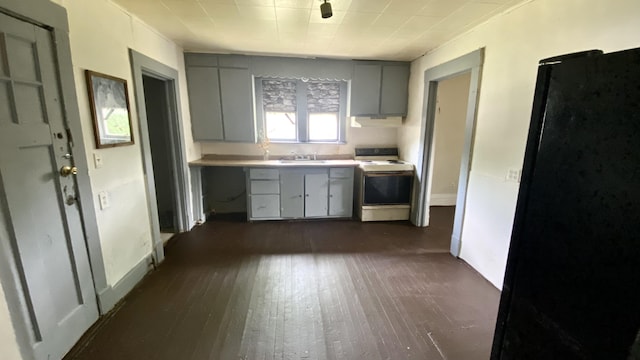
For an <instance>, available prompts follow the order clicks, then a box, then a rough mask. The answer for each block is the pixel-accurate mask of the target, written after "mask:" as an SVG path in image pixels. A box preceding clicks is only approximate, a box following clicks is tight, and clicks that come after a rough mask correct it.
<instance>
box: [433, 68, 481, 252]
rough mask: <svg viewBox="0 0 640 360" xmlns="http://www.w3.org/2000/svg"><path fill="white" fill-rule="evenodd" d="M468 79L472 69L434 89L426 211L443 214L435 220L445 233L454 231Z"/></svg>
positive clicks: (442, 82) (467, 96)
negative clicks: (434, 98)
mask: <svg viewBox="0 0 640 360" xmlns="http://www.w3.org/2000/svg"><path fill="white" fill-rule="evenodd" d="M470 82H471V72H466V73H463V74H460V75H456V76H455V77H452V78H448V79H446V80H442V81H439V82H438V85H437V86H438V87H437V89H436V110H435V114H434V124H433V125H434V128H433V140H432V154H433V155H432V159H431V161H432V162H433V165H432V167H433V173H432V174H431V191H430V193H431V194H430V201H429V207H430V208H429V215H430V219H432V220H435V218H434V216H435V217H440V218H446V219H440V220H439V221H438V223H439V224H446V225H447V227H448V228H447V229H443V230H444V231H447V232H449V234H448V235H447V236H450V235H451V234H452V233H453V220H454V218H455V206H456V200H457V198H458V187H459V183H460V166H461V162H462V152H463V151H464V135H465V120H466V113H467V99H468V98H469V83H470ZM449 245H450V244H449Z"/></svg>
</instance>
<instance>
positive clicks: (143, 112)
mask: <svg viewBox="0 0 640 360" xmlns="http://www.w3.org/2000/svg"><path fill="white" fill-rule="evenodd" d="M129 55H130V59H131V70H132V72H133V85H134V89H135V98H136V108H137V109H138V123H139V127H140V128H139V131H140V140H141V141H140V143H141V145H142V160H143V167H144V173H145V180H146V188H147V206H148V208H149V214H150V216H151V235H152V237H153V245H152V246H153V250H152V256H153V260H154V263H155V264H159V263H161V262H162V261H163V260H164V246H163V242H162V238H161V237H160V220H159V217H158V204H157V202H156V184H155V179H154V176H153V159H152V157H151V142H150V141H149V128H148V119H147V109H146V106H145V104H146V102H145V97H144V84H143V80H142V77H143V76H149V77H153V78H156V79H158V80H162V81H163V82H165V84H167V93H168V98H167V106H168V109H167V113H168V115H169V138H170V143H169V144H167V145H168V146H169V147H170V149H171V151H170V153H171V159H170V160H171V168H172V169H173V170H174V171H173V177H174V178H173V181H174V184H175V185H176V189H175V191H176V193H175V194H173V195H174V204H175V207H176V215H177V222H178V223H177V224H176V225H177V226H178V231H179V232H184V231H189V229H191V226H192V225H193V224H194V223H195V219H193V216H192V213H191V194H190V192H189V187H188V184H189V168H188V164H187V157H186V150H185V144H184V130H183V126H182V117H181V115H180V109H181V107H180V88H179V86H178V83H179V75H178V71H177V70H175V69H172V68H170V67H169V66H167V65H164V64H162V63H160V62H158V61H156V60H154V59H152V58H150V57H148V56H145V55H142V54H141V53H139V52H137V51H135V50H133V49H129Z"/></svg>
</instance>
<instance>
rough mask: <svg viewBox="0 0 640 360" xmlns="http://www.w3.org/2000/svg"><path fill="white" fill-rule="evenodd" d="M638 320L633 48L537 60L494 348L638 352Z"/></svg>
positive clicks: (639, 143)
mask: <svg viewBox="0 0 640 360" xmlns="http://www.w3.org/2000/svg"><path fill="white" fill-rule="evenodd" d="M639 330H640V49H632V50H626V51H621V52H615V53H608V54H603V53H602V51H598V50H594V51H587V52H582V53H576V54H570V55H564V56H558V57H555V58H550V59H545V60H542V61H541V62H540V65H539V69H538V77H537V83H536V89H535V93H534V100H533V111H532V116H531V124H530V127H529V135H528V140H527V145H526V150H525V159H524V164H523V173H522V181H521V183H520V192H519V195H518V202H517V206H516V214H515V220H514V224H513V232H512V236H511V245H510V248H509V257H508V261H507V268H506V273H505V279H504V287H503V291H502V296H501V300H500V308H499V311H498V320H497V325H496V331H495V336H494V342H493V349H492V353H491V359H493V360H496V359H502V360H506V359H518V360H526V359H544V360H546V359H562V360H572V359H607V360H610V359H611V360H613V359H621V360H626V359H636V357H633V355H631V353H632V352H637V351H638V336H640V334H639ZM634 344H635V345H634ZM632 348H635V350H632ZM637 356H638V357H637V358H638V359H640V354H639V355H637Z"/></svg>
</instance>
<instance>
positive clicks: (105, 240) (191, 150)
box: [55, 0, 200, 285]
mask: <svg viewBox="0 0 640 360" xmlns="http://www.w3.org/2000/svg"><path fill="white" fill-rule="evenodd" d="M55 2H56V3H58V4H60V5H62V6H64V7H65V8H66V9H67V13H68V17H69V27H70V30H69V37H70V41H71V55H72V61H73V68H74V76H75V81H76V91H77V96H78V104H79V107H80V118H81V121H82V128H83V136H84V141H85V144H86V145H87V149H86V152H87V157H88V158H89V159H90V161H92V160H91V159H93V154H94V153H99V154H100V155H101V156H102V159H103V162H104V165H103V167H101V168H99V169H96V168H94V167H93V166H90V169H89V176H90V178H91V184H92V187H93V190H94V192H95V194H94V202H95V206H96V209H98V210H97V212H98V213H97V220H98V228H99V232H100V241H101V245H102V251H103V256H104V263H105V268H106V275H107V282H108V283H109V285H114V284H116V283H117V282H118V281H119V280H120V279H121V278H122V277H123V276H124V275H125V274H126V273H127V272H128V271H129V270H131V269H132V268H133V267H134V266H135V265H136V264H137V263H138V262H140V261H141V260H142V259H143V258H144V257H146V256H147V255H148V254H150V252H151V242H152V241H151V224H150V220H149V212H148V210H147V196H146V190H145V182H144V175H143V169H142V154H141V148H140V130H139V125H138V124H139V122H138V118H137V116H136V115H137V109H136V104H135V99H134V90H133V81H132V73H131V64H130V61H129V48H132V49H134V50H136V51H138V52H140V53H142V54H145V55H147V56H149V57H151V58H153V59H155V60H157V61H159V62H161V63H164V64H166V65H167V66H169V67H172V68H174V69H177V70H178V71H179V73H180V74H181V78H180V84H179V86H180V90H181V95H182V99H181V105H182V119H183V121H184V123H185V134H187V139H186V143H187V146H186V148H187V154H188V157H189V159H190V160H193V159H197V158H199V157H200V150H199V146H198V145H197V144H194V143H193V140H192V139H191V128H190V117H189V112H188V102H187V97H186V96H187V95H186V92H187V90H186V89H187V88H186V79H185V77H184V63H183V62H184V61H183V55H182V49H181V48H180V47H178V46H176V44H174V43H173V42H171V41H170V40H167V39H166V38H164V37H162V36H160V35H159V34H158V33H156V32H155V31H154V30H153V29H152V28H150V27H148V26H147V25H146V24H144V23H142V22H141V21H139V20H138V19H137V18H135V17H132V16H130V15H129V14H128V13H126V12H125V11H124V10H122V9H121V8H120V7H118V6H116V5H114V4H112V3H111V2H109V1H107V0H92V1H83V0H55ZM85 69H90V70H93V71H98V72H101V73H105V74H109V75H112V76H116V77H119V78H123V79H125V80H127V83H128V86H129V97H130V98H129V101H130V104H131V113H132V121H133V134H134V140H135V145H133V146H123V147H118V148H112V149H101V150H97V149H95V142H94V140H93V127H92V120H91V115H90V110H89V102H88V96H87V90H86V85H85V77H84V70H85ZM101 191H106V192H107V193H108V195H109V198H110V203H111V206H110V207H109V208H107V209H105V210H100V206H99V204H98V197H97V193H98V192H101Z"/></svg>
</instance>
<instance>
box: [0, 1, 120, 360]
mask: <svg viewBox="0 0 640 360" xmlns="http://www.w3.org/2000/svg"><path fill="white" fill-rule="evenodd" d="M0 12H2V13H4V14H7V15H9V16H12V17H15V18H18V19H20V20H23V21H26V22H29V23H32V24H35V25H38V26H44V27H46V28H48V29H50V31H51V34H52V36H53V40H54V41H53V49H54V52H55V53H54V57H55V58H56V60H57V63H56V64H55V66H56V70H57V72H58V78H59V81H60V93H61V99H60V100H61V101H60V103H61V106H62V109H63V114H64V118H65V122H66V126H67V127H68V129H69V132H70V134H71V137H70V140H71V143H72V145H71V153H72V155H73V162H74V165H75V166H76V167H77V168H78V170H79V171H78V174H77V175H76V184H77V187H78V189H77V193H76V195H77V197H78V204H79V207H80V213H81V217H82V225H83V229H84V236H85V243H86V246H87V252H88V254H89V262H90V264H91V271H92V277H93V284H94V287H95V291H96V295H97V297H98V300H99V299H100V296H101V295H102V294H104V293H105V292H107V291H108V290H109V289H110V288H109V286H108V284H107V278H106V272H105V267H104V260H103V257H102V248H101V246H100V237H99V233H98V223H97V219H96V209H95V205H94V202H93V190H92V187H91V182H90V179H89V172H88V170H89V161H88V159H87V156H86V152H85V143H84V139H83V137H82V126H81V122H80V111H79V109H78V102H77V97H76V86H75V81H74V76H73V65H72V62H71V47H70V43H69V26H68V23H67V12H66V10H65V9H64V8H63V7H61V6H59V5H57V4H54V3H53V2H51V1H49V0H20V1H15V0H0ZM0 221H4V220H1V219H0ZM15 251H16V250H15V249H14V248H13V246H12V245H11V243H10V242H9V240H8V239H0V282H1V283H2V287H3V288H4V292H5V298H6V301H7V306H8V308H9V312H10V315H11V321H12V323H13V326H14V329H15V331H16V339H17V342H18V346H19V348H20V353H21V355H22V357H23V358H24V359H31V358H33V356H34V354H33V349H32V347H31V333H30V330H29V323H30V319H29V314H28V310H27V305H26V304H25V298H24V296H23V293H24V292H23V287H22V283H23V274H21V271H20V270H19V267H18V266H17V264H16V257H15V255H16V253H15ZM98 306H99V307H100V312H101V313H105V312H106V311H108V310H109V309H105V308H103V306H102V304H101V303H100V301H98Z"/></svg>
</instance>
